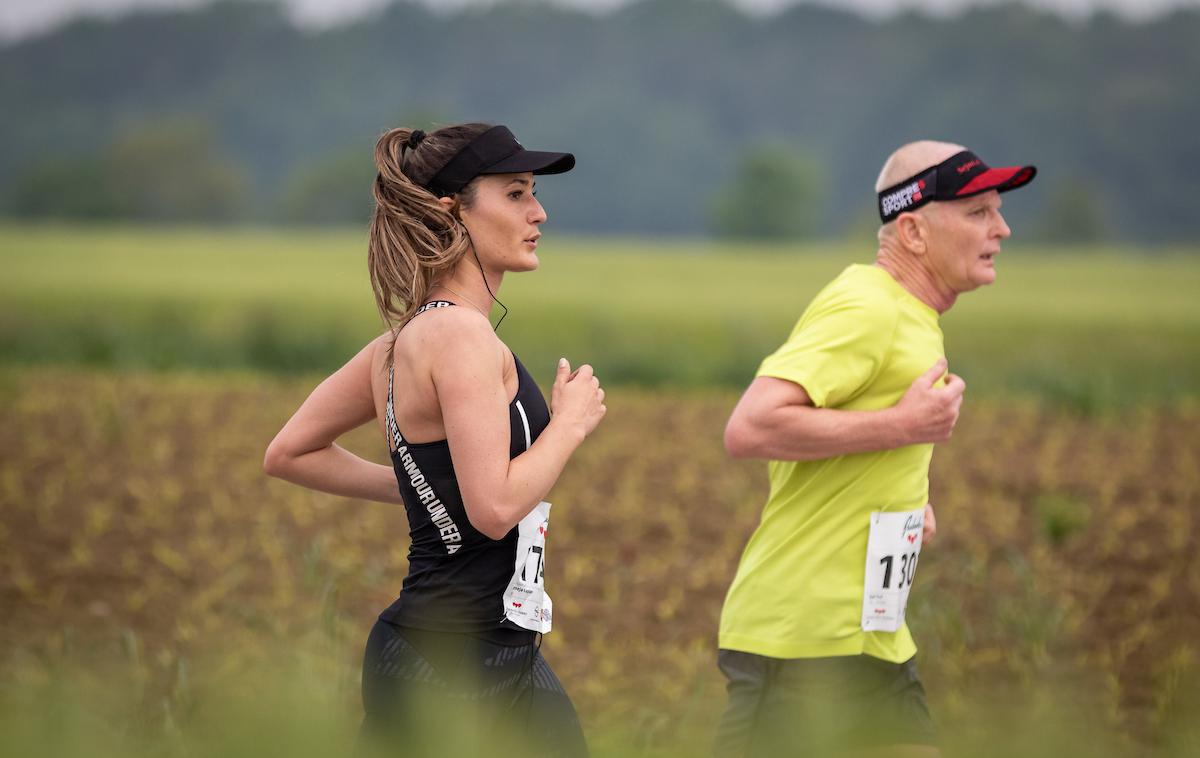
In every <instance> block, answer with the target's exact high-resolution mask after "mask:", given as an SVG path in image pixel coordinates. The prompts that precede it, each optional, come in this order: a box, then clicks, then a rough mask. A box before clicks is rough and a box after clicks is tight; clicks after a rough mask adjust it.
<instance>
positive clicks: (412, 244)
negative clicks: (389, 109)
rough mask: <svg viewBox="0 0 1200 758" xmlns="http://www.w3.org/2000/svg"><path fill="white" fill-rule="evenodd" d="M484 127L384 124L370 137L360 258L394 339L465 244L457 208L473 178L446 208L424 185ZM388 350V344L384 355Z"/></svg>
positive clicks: (469, 196)
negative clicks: (370, 207) (369, 210)
mask: <svg viewBox="0 0 1200 758" xmlns="http://www.w3.org/2000/svg"><path fill="white" fill-rule="evenodd" d="M490 128H491V125H490V124H479V123H471V124H457V125H455V126H447V127H444V128H442V129H438V130H437V131H435V132H432V133H430V134H429V135H424V136H423V134H422V133H417V130H414V129H404V128H399V129H389V130H388V131H387V132H385V133H384V135H383V136H382V137H380V138H379V141H378V142H377V143H375V167H376V170H377V171H378V172H379V173H377V174H376V176H375V185H374V189H373V195H374V197H375V213H374V215H373V216H372V217H371V230H370V237H369V240H368V242H367V265H368V267H369V269H370V272H371V289H372V290H373V291H374V293H375V306H376V307H377V308H378V309H379V315H380V316H381V317H382V318H383V321H384V323H386V324H387V326H388V329H389V330H390V331H391V333H392V337H393V340H392V342H393V343H394V341H395V335H396V334H398V333H399V331H400V328H401V327H403V326H404V324H406V323H408V320H409V319H411V318H412V317H413V314H414V313H415V312H416V310H417V308H419V307H420V306H421V304H422V303H424V302H425V297H426V295H427V294H428V293H429V289H430V285H431V284H432V282H433V281H434V280H435V279H437V278H438V277H439V276H440V275H442V274H443V273H446V272H449V271H451V270H453V268H454V266H455V265H457V264H458V262H459V261H460V260H462V257H463V256H464V255H466V254H467V252H468V251H470V249H471V239H470V237H469V236H468V235H467V230H466V227H464V226H463V224H462V221H461V220H460V219H459V217H458V209H459V207H470V204H471V201H472V200H473V199H474V193H475V185H474V183H471V184H468V185H467V186H466V187H463V189H462V190H460V191H459V192H458V193H457V195H455V196H454V200H455V202H454V204H453V205H451V206H449V207H447V206H446V205H445V204H444V203H442V202H441V201H440V200H439V199H438V197H437V195H435V194H434V193H433V192H431V191H429V190H428V189H426V188H425V185H426V184H428V183H429V181H430V180H431V179H433V177H434V176H435V175H437V172H438V171H441V170H442V168H444V167H445V166H446V164H447V163H449V162H450V159H451V158H453V157H454V156H455V155H456V154H457V153H458V152H459V151H460V150H462V148H463V147H464V146H466V145H467V143H469V142H470V141H471V140H473V139H475V138H476V137H478V136H479V135H480V134H483V133H484V132H485V131H487V130H488V129H490ZM414 135H415V136H414ZM391 351H392V346H391V345H389V347H388V357H389V360H390V359H391Z"/></svg>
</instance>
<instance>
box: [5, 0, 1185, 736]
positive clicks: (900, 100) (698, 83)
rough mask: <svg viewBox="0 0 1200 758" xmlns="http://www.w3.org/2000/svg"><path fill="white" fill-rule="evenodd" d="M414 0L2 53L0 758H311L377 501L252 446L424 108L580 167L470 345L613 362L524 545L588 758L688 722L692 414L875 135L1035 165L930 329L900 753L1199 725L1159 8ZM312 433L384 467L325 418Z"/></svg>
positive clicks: (362, 629) (732, 509) (285, 402)
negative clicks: (605, 403) (546, 524)
mask: <svg viewBox="0 0 1200 758" xmlns="http://www.w3.org/2000/svg"><path fill="white" fill-rule="evenodd" d="M434 5H436V4H432V5H431V4H430V3H418V2H416V0H398V1H397V2H395V3H392V4H390V5H387V6H385V7H383V8H382V9H381V10H378V11H374V12H372V13H371V14H369V15H368V16H367V17H365V18H359V19H357V20H350V21H348V22H346V23H342V24H338V25H334V26H330V27H325V28H311V27H298V26H296V25H295V24H294V23H293V21H292V20H291V17H290V16H289V13H288V11H287V9H286V8H285V6H284V5H282V4H277V3H274V2H258V1H254V2H217V3H210V4H203V3H200V4H199V5H198V6H197V7H191V8H190V9H182V10H181V9H173V10H161V9H160V10H141V11H136V12H130V13H127V14H124V15H120V16H113V17H105V18H83V19H76V20H71V21H68V22H66V23H64V24H62V25H60V26H57V27H55V28H53V29H49V30H46V31H43V32H39V33H37V34H35V35H32V36H25V37H22V38H18V39H11V40H9V41H7V42H5V43H3V44H2V45H0V110H2V112H3V117H0V418H2V419H3V421H4V423H3V424H2V425H0V609H2V610H3V614H0V651H2V652H0V756H14V757H15V756H22V758H23V757H24V756H30V755H47V756H52V755H53V756H58V755H63V756H66V755H71V756H76V755H79V756H114V757H115V756H121V758H125V757H126V756H133V755H146V756H172V757H173V756H180V757H181V758H182V756H189V757H190V756H209V755H211V756H222V758H224V757H225V756H236V755H247V756H249V755H262V754H264V753H267V754H271V753H273V752H275V753H281V754H284V753H285V754H287V755H289V756H291V758H300V757H301V756H327V755H331V754H341V753H345V752H346V750H347V746H348V745H349V744H351V743H352V741H353V737H354V732H355V728H356V721H357V718H358V714H359V712H360V711H359V708H360V706H359V702H358V695H357V689H356V688H357V686H358V666H359V656H360V655H361V650H362V644H363V641H364V638H365V635H366V632H367V629H368V628H369V626H370V623H371V621H372V619H373V618H374V616H375V615H376V614H377V613H378V611H379V610H380V609H381V608H383V607H384V606H386V605H387V604H388V603H389V602H390V601H391V600H392V599H393V597H394V595H395V593H396V592H397V591H398V588H399V585H400V581H401V578H402V577H403V575H404V573H405V570H406V559H405V556H406V551H407V532H406V525H405V522H404V519H403V516H402V515H401V514H400V513H399V512H398V511H396V510H395V509H394V508H389V507H386V506H381V505H379V504H369V503H360V502H347V501H345V500H342V499H339V498H334V497H331V496H325V495H321V494H319V493H312V492H308V491H305V490H301V489H300V488H297V487H293V486H291V485H288V484H286V483H283V482H278V481H271V480H268V479H267V478H266V477H265V476H264V475H263V474H262V472H261V469H260V461H261V456H262V452H263V450H264V449H265V446H266V444H267V442H268V441H269V440H270V438H271V437H272V436H273V435H274V433H275V432H276V431H277V430H278V428H279V427H280V426H281V425H282V424H283V422H284V421H285V420H286V419H287V417H288V415H289V414H290V413H291V412H292V411H293V410H294V409H295V407H296V406H297V405H298V404H299V403H300V402H301V401H302V400H303V398H304V397H305V395H306V393H307V392H309V391H310V390H311V388H312V387H313V386H314V385H315V384H316V383H317V382H318V381H319V380H320V379H321V377H322V376H323V375H325V374H326V373H327V372H329V371H331V370H333V369H335V368H336V367H337V366H339V365H341V363H342V362H344V361H345V360H347V359H348V358H349V357H350V356H351V355H352V354H353V353H354V352H356V351H357V349H358V348H359V347H360V346H361V345H362V344H364V343H365V342H366V341H368V340H370V339H371V338H372V337H374V336H375V335H377V334H378V333H379V332H380V330H381V329H382V327H381V324H380V321H379V319H378V317H377V315H376V314H375V311H374V308H373V304H372V298H371V293H370V288H369V283H368V280H367V273H366V265H365V245H366V239H365V237H366V231H365V227H366V222H367V219H368V215H369V212H370V210H371V199H370V193H369V186H370V182H371V179H372V176H373V168H372V165H371V151H372V146H373V144H374V140H375V138H376V136H377V135H378V134H379V133H380V132H381V131H383V130H384V129H386V128H388V127H390V126H394V125H409V126H420V127H424V128H427V129H428V128H430V127H433V126H436V125H438V124H444V123H450V122H454V121H459V120H467V119H472V120H475V119H480V120H489V121H494V122H502V123H507V124H509V125H510V126H512V127H513V129H514V131H515V132H516V133H517V134H518V135H519V136H520V137H521V138H522V140H524V141H525V143H526V144H529V145H531V146H537V147H546V148H547V149H556V148H561V149H568V150H572V151H574V152H575V153H576V154H577V156H578V158H579V168H578V170H577V171H576V172H573V173H571V174H568V175H566V176H562V177H549V178H547V179H546V180H545V181H544V182H541V183H540V185H541V186H540V187H539V192H540V194H539V197H540V198H541V199H542V201H543V202H544V203H545V204H546V206H547V208H548V211H549V215H550V219H551V220H550V223H549V224H548V225H547V230H546V231H547V235H546V237H545V238H544V240H543V243H542V245H541V246H540V248H539V254H540V257H541V261H542V265H541V268H540V270H539V271H538V272H537V273H536V274H534V275H522V276H510V277H508V278H507V279H506V281H505V285H504V290H503V292H502V293H501V299H502V300H503V301H504V302H505V303H506V305H507V306H508V308H509V311H510V312H509V314H508V316H507V317H506V319H505V321H504V324H503V326H502V327H501V330H500V335H501V337H502V338H503V339H504V340H505V341H506V342H507V343H508V344H510V345H511V346H512V348H513V349H514V351H515V352H516V353H517V354H519V355H520V356H521V357H522V359H523V361H524V362H525V363H526V364H527V365H528V366H529V367H530V369H531V370H532V371H533V373H534V375H535V376H536V377H537V378H538V379H539V380H540V381H541V382H542V383H543V384H544V383H545V382H546V381H548V380H549V378H550V376H551V374H552V370H553V366H554V362H555V361H556V360H557V358H558V357H559V356H560V355H566V356H567V357H569V358H571V359H572V361H575V362H579V361H585V360H586V361H589V362H591V363H593V364H594V365H595V366H596V368H597V372H598V374H599V375H600V376H601V377H602V378H603V379H604V381H605V383H606V386H608V387H609V388H610V390H611V391H610V394H609V397H610V403H609V405H610V413H609V416H608V418H607V419H606V421H605V424H604V425H602V427H601V429H600V431H599V432H597V434H596V435H595V436H594V437H593V438H592V439H591V440H589V442H588V444H587V445H585V446H584V447H583V448H582V449H581V451H580V453H579V455H578V456H577V458H576V459H575V460H573V462H572V464H571V466H570V467H568V469H567V471H566V472H565V473H564V476H563V478H562V479H561V480H560V482H559V484H558V486H557V487H556V489H555V491H554V493H553V494H552V498H551V499H552V500H554V502H555V503H556V509H555V514H556V515H555V533H554V534H555V536H554V538H553V542H552V545H553V547H552V549H551V554H550V558H549V560H548V563H547V575H548V583H549V585H550V588H551V592H552V593H553V594H554V598H555V604H556V614H557V615H556V620H555V631H554V633H553V634H551V635H549V636H548V637H547V639H546V645H545V648H544V649H545V651H546V654H547V656H548V657H549V659H550V660H551V662H552V663H553V665H554V666H555V668H556V670H557V671H558V673H559V675H560V676H561V678H562V679H563V681H564V683H565V684H566V686H567V688H568V689H569V690H570V691H571V693H572V695H573V697H574V698H575V700H576V703H577V704H578V706H579V710H580V713H581V716H582V718H583V721H584V724H585V727H586V728H587V731H588V734H589V738H590V739H591V741H592V745H593V747H594V748H595V752H596V754H597V755H600V756H625V755H641V756H675V755H679V756H691V755H699V754H704V753H706V752H707V749H708V740H709V739H710V737H711V731H712V725H713V723H714V721H715V719H716V718H717V715H718V714H719V712H720V709H721V707H722V705H723V697H724V696H723V692H722V681H721V678H720V676H719V675H718V674H717V672H716V669H715V665H714V659H715V655H714V646H715V639H716V619H717V614H718V612H719V608H720V603H721V600H722V598H723V594H724V592H725V590H726V588H727V586H728V582H729V579H730V577H731V576H732V573H733V570H734V567H735V565H736V561H737V559H738V556H739V554H740V551H741V549H742V546H743V545H744V543H745V540H746V537H747V536H748V534H749V532H750V530H752V529H753V528H754V526H755V524H756V523H757V520H758V514H759V510H760V508H761V505H762V502H763V499H764V497H765V494H766V477H765V475H764V470H763V464H762V463H761V462H757V461H730V460H729V459H728V458H727V457H726V456H725V454H724V451H723V450H722V448H721V441H720V440H721V430H722V428H723V425H724V423H725V419H726V418H727V416H728V413H729V411H730V410H731V409H732V407H733V404H734V403H735V402H736V400H737V396H738V392H739V391H740V389H741V388H742V387H744V386H745V384H746V383H747V382H748V381H749V380H750V377H751V376H752V375H753V372H754V370H755V368H756V366H757V364H758V362H759V361H760V360H761V358H762V357H763V356H764V355H765V354H766V353H767V352H769V351H770V350H772V349H773V348H774V347H775V346H776V345H778V344H779V342H780V341H782V340H783V339H784V338H785V337H786V335H787V334H788V332H789V330H790V329H791V326H792V324H793V323H794V321H795V319H796V318H797V317H798V316H799V314H800V312H801V311H802V310H803V308H804V306H805V305H806V303H807V302H808V300H809V299H810V298H811V297H812V295H813V294H815V293H816V291H817V290H818V289H819V288H820V287H821V286H822V285H823V284H824V283H825V282H827V281H828V280H829V279H831V278H832V277H833V276H835V275H836V274H837V273H838V272H839V271H840V270H841V269H842V268H844V267H845V266H846V265H848V264H849V263H852V262H865V261H869V260H870V259H871V257H872V255H873V252H874V247H873V243H874V238H873V235H874V232H875V230H876V228H877V226H878V222H877V217H876V216H875V215H874V203H873V201H874V195H873V193H872V192H871V187H872V185H873V182H874V179H875V175H876V173H877V171H878V168H879V165H880V163H881V162H882V161H883V159H884V157H885V156H886V154H887V153H888V152H889V151H890V150H891V149H892V148H894V147H895V146H897V145H899V144H900V143H902V142H904V141H907V140H910V139H916V138H921V137H935V138H943V139H952V140H956V141H961V142H964V143H966V144H968V145H970V146H971V147H973V148H974V149H976V150H977V151H978V152H979V153H980V154H981V155H982V156H983V157H984V158H985V159H986V160H988V161H990V162H992V163H994V164H1007V163H1016V162H1021V163H1025V162H1028V163H1035V164H1037V165H1038V166H1039V169H1040V172H1041V173H1040V175H1039V177H1038V180H1037V181H1036V182H1034V183H1033V184H1032V185H1030V187H1029V188H1027V189H1023V190H1022V191H1021V192H1020V193H1015V194H1013V195H1009V196H1006V202H1005V215H1006V217H1007V218H1008V219H1009V220H1010V222H1011V224H1012V226H1013V228H1014V237H1013V238H1012V240H1010V241H1009V242H1008V243H1006V245H1005V249H1004V252H1003V254H1002V255H1001V256H1000V258H999V259H998V262H997V269H998V272H999V281H998V283H997V284H996V286H994V287H989V288H986V289H984V290H981V291H979V292H976V293H972V294H971V295H968V296H965V297H964V298H962V299H961V301H960V302H959V303H958V304H957V305H956V306H955V308H954V310H953V311H952V312H950V313H948V314H947V315H946V316H945V317H944V318H943V319H942V324H943V328H944V331H945V334H946V347H947V354H948V356H949V359H950V365H951V367H952V369H953V370H955V371H956V372H957V373H960V374H962V375H963V376H964V377H965V378H966V381H967V384H968V388H969V389H968V401H967V404H966V405H965V406H964V413H963V418H962V420H961V421H960V424H959V426H958V428H957V429H956V433H955V437H954V439H953V440H952V441H950V442H949V443H947V444H945V445H942V446H939V449H938V451H937V453H936V455H935V456H934V462H933V471H932V473H931V486H932V494H931V497H932V500H933V502H934V503H935V505H936V506H937V508H938V514H939V524H940V526H941V533H940V536H939V540H938V543H937V544H936V545H934V546H931V547H930V548H929V549H928V550H927V552H926V554H923V555H922V569H921V572H922V575H921V580H920V581H919V582H917V584H916V586H915V588H914V594H913V598H912V607H911V616H910V618H911V623H912V626H913V629H914V635H915V637H916V638H917V641H918V644H919V646H920V649H921V652H920V654H919V656H920V657H919V664H920V666H921V669H922V672H923V677H924V678H925V680H926V684H927V686H928V689H929V693H930V699H931V703H932V705H933V709H934V711H935V714H936V715H937V716H938V718H939V719H940V721H941V726H942V731H943V738H944V747H945V749H946V754H947V755H948V756H954V755H964V756H966V755H970V756H993V755H994V756H1010V755H1023V756H1059V755H1077V754H1087V755H1094V756H1124V755H1155V756H1171V757H1174V756H1181V757H1182V756H1193V755H1200V728H1197V723H1196V721H1195V718H1194V715H1195V713H1196V709H1197V708H1198V707H1200V646H1198V645H1197V642H1196V641H1197V640H1198V639H1200V424H1198V423H1197V422H1198V421H1200V298H1198V297H1197V294H1198V293H1200V255H1197V252H1198V251H1200V214H1196V213H1194V212H1193V211H1192V209H1191V204H1192V202H1193V199H1194V198H1195V197H1197V196H1200V173H1197V172H1196V171H1195V167H1196V166H1197V165H1200V130H1197V129H1196V128H1195V124H1196V122H1197V121H1198V120H1200V118H1198V117H1200V88H1197V86H1196V82H1197V81H1200V44H1197V40H1200V9H1196V8H1190V9H1179V10H1173V11H1167V12H1164V13H1160V14H1157V15H1151V16H1149V17H1147V18H1146V19H1144V20H1141V21H1131V20H1128V19H1127V18H1125V17H1122V16H1117V15H1114V14H1111V13H1106V12H1096V13H1093V14H1090V15H1084V16H1075V17H1072V18H1069V19H1067V18H1064V17H1061V16H1059V15H1056V14H1053V13H1050V12H1047V11H1042V10H1036V9H1032V8H1030V7H1026V6H1024V5H1019V4H985V5H984V7H975V6H971V7H968V8H965V9H964V10H963V11H962V12H960V13H952V14H943V15H938V16H930V15H923V14H921V13H917V12H911V11H905V12H900V13H898V14H895V15H892V16H888V17H882V18H881V17H873V18H869V19H868V18H863V17H859V16H857V15H854V14H853V13H850V12H845V11H840V10H835V9H831V8H829V7H824V6H815V5H808V4H799V5H787V4H784V5H785V7H783V8H782V9H781V10H779V11H778V12H775V13H770V14H749V13H746V12H744V11H742V10H738V9H737V8H734V7H731V6H728V5H725V4H723V3H720V2H712V1H710V0H640V1H634V2H629V3H626V4H618V6H617V7H616V8H614V9H612V10H610V11H608V12H604V13H598V12H583V11H579V10H572V9H570V8H565V7H562V6H560V5H549V4H542V3H539V2H497V3H494V4H489V3H483V4H481V5H480V4H471V3H467V4H460V5H455V6H454V7H452V8H440V7H439V8H436V9H434V10H431V8H432V7H434ZM498 315H499V310H498V309H497V310H496V312H494V313H493V316H494V317H498ZM345 443H346V445H347V446H348V447H349V448H350V449H351V450H353V451H355V452H358V453H359V454H361V455H364V456H366V457H368V458H371V459H373V460H377V461H385V460H386V459H385V447H384V444H383V442H382V438H381V436H380V434H379V432H378V430H377V429H374V428H372V427H370V426H368V427H366V428H363V429H360V430H357V431H356V432H354V433H353V434H351V435H349V436H348V437H347V439H346V440H345ZM1014 725H1019V728H1015V727H1014Z"/></svg>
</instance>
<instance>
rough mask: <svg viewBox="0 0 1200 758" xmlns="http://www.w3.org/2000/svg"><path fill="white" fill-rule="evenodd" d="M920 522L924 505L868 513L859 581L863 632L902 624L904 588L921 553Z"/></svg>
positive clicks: (893, 629) (905, 601) (910, 581)
mask: <svg viewBox="0 0 1200 758" xmlns="http://www.w3.org/2000/svg"><path fill="white" fill-rule="evenodd" d="M924 526H925V509H924V508H918V509H916V510H912V511H899V512H895V513H884V512H881V511H876V512H874V513H872V514H871V532H870V536H869V537H868V538H867V565H866V572H865V577H864V581H863V610H862V629H863V631H864V632H896V631H899V630H900V627H901V626H903V625H904V612H905V609H906V608H907V607H908V592H909V589H910V588H911V587H912V584H913V580H914V579H915V578H916V574H917V561H918V560H919V559H920V557H921V531H922V529H923V528H924Z"/></svg>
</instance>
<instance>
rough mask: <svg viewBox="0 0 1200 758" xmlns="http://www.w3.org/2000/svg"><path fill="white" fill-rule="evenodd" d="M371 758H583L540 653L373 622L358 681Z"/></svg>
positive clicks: (574, 724) (569, 714)
mask: <svg viewBox="0 0 1200 758" xmlns="http://www.w3.org/2000/svg"><path fill="white" fill-rule="evenodd" d="M362 697H363V709H364V710H365V711H366V715H365V717H364V719H363V726H362V737H361V740H360V742H361V748H362V751H364V752H366V753H368V754H369V755H372V756H374V755H404V756H425V755H429V756H454V755H484V754H493V755H495V754H502V752H497V751H498V750H500V751H503V749H504V748H508V749H509V750H510V751H512V752H514V754H517V753H516V751H520V754H525V755H533V756H555V757H556V758H557V757H558V756H562V757H563V758H576V756H586V755H587V744H586V743H585V742H584V738H583V730H582V729H581V728H580V726H579V717H578V716H577V715H576V713H575V707H574V706H573V705H572V704H571V699H570V698H569V697H568V696H567V693H566V690H564V689H563V686H562V684H561V683H560V682H559V681H558V677H556V676H555V675H554V672H553V671H551V669H550V664H548V663H546V659H545V658H543V657H542V654H541V652H540V651H539V650H538V645H534V644H524V645H517V646H509V645H498V644H496V643H493V642H487V641H485V640H481V639H478V638H476V637H471V636H469V635H459V634H445V633H431V632H422V631H418V630H413V629H408V628H405V627H400V626H396V625H394V624H390V623H388V622H386V621H377V622H375V626H374V627H373V628H372V629H371V634H370V637H368V639H367V649H366V653H365V655H364V657H363V677H362Z"/></svg>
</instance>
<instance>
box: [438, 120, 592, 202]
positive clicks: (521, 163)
mask: <svg viewBox="0 0 1200 758" xmlns="http://www.w3.org/2000/svg"><path fill="white" fill-rule="evenodd" d="M573 168H575V156H574V155H571V154H570V153H548V152H542V151H538V150H526V149H525V148H524V147H523V146H522V145H521V143H520V142H517V138H516V137H514V136H513V133H512V132H511V131H509V130H508V127H506V126H493V127H492V128H491V129H488V130H487V131H486V132H484V133H483V134H481V135H479V136H478V137H476V138H475V139H473V140H471V141H470V142H469V143H467V145H466V146H465V147H463V149H462V150H459V151H458V152H457V153H456V154H455V155H454V157H453V158H451V159H450V161H449V162H448V163H447V164H446V165H445V166H443V167H442V169H441V170H440V171H438V172H437V174H435V175H434V177H433V178H432V179H430V180H429V183H428V184H426V185H425V186H426V187H427V188H428V189H429V190H430V191H431V192H433V193H434V194H435V195H437V196H438V197H448V196H450V195H453V194H454V193H456V192H458V191H459V190H461V189H462V188H463V187H465V186H467V183H468V182H470V181H471V180H472V179H474V178H475V177H477V176H479V175H480V174H520V173H524V172H526V171H530V172H532V173H534V174H539V175H540V174H562V173H565V172H567V171H570V170H571V169H573Z"/></svg>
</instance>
